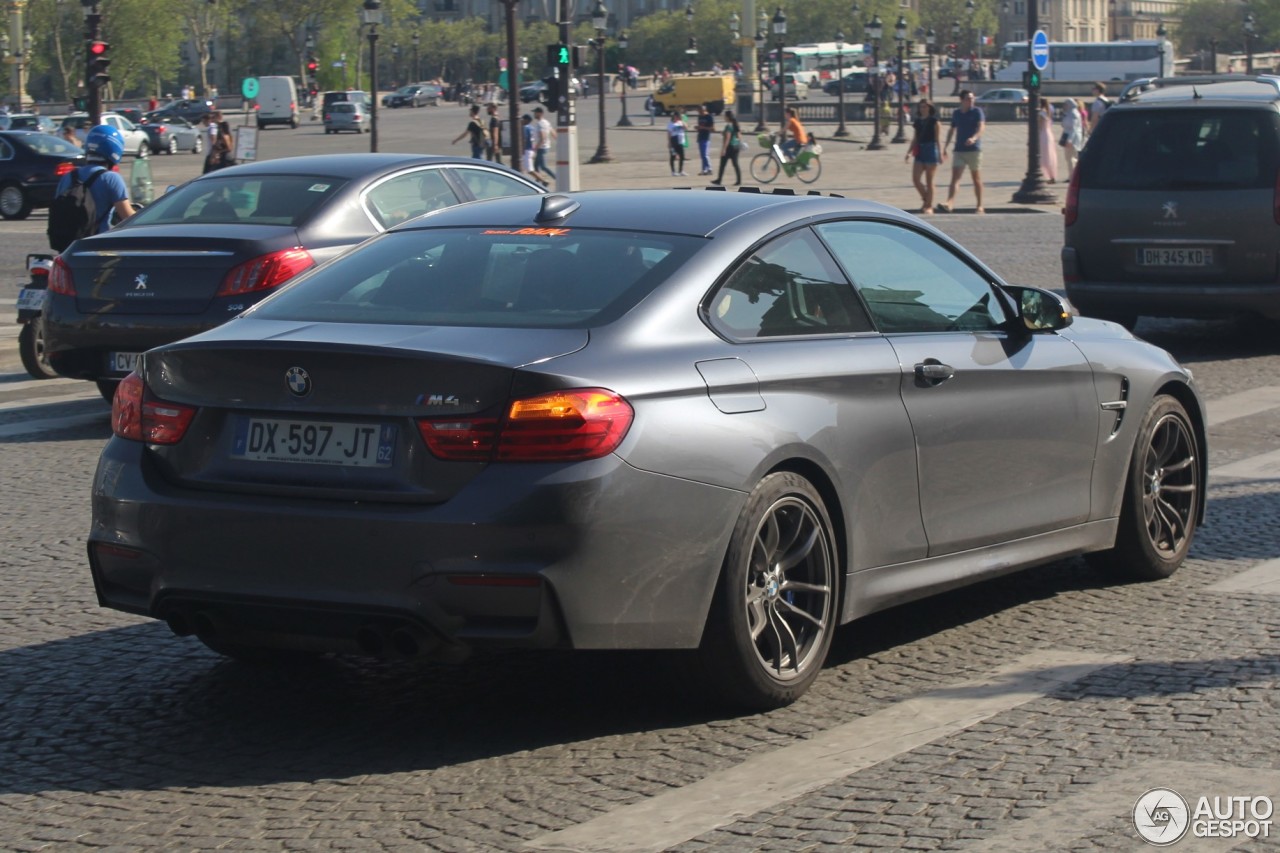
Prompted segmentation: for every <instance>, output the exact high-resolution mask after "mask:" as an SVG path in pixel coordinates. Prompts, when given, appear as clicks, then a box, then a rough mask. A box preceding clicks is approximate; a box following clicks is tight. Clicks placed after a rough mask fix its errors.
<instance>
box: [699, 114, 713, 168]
mask: <svg viewBox="0 0 1280 853" xmlns="http://www.w3.org/2000/svg"><path fill="white" fill-rule="evenodd" d="M715 132H716V117H715V116H713V115H712V114H711V110H709V109H707V105H706V104H701V105H700V106H699V107H698V157H699V158H700V159H701V161H702V163H701V165H702V169H701V170H700V171H699V172H698V174H699V175H710V174H711V134H713V133H715Z"/></svg>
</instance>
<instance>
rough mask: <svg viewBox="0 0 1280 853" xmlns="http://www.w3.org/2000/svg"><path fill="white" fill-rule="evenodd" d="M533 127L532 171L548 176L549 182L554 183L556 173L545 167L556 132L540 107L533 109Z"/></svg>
mask: <svg viewBox="0 0 1280 853" xmlns="http://www.w3.org/2000/svg"><path fill="white" fill-rule="evenodd" d="M533 127H534V136H535V137H536V138H535V140H534V145H535V146H537V147H536V148H535V149H534V152H533V169H534V171H536V172H542V173H544V174H547V175H550V176H551V180H553V181H554V180H555V179H556V173H555V172H553V171H551V167H550V166H548V165H547V152H548V151H550V150H551V140H553V139H555V138H556V131H555V128H553V127H552V126H551V122H549V121H547V120H546V118H544V117H543V113H542V107H535V108H534V110H533Z"/></svg>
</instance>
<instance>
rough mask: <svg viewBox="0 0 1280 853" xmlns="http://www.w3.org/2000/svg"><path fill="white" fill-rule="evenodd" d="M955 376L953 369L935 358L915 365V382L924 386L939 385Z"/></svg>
mask: <svg viewBox="0 0 1280 853" xmlns="http://www.w3.org/2000/svg"><path fill="white" fill-rule="evenodd" d="M955 375H956V371H955V368H954V367H952V366H951V365H949V364H943V363H942V362H940V361H938V360H937V359H936V358H926V359H925V360H924V361H923V362H921V363H920V364H917V365H916V381H917V382H919V383H921V384H924V385H940V384H942V383H943V382H946V381H947V380H948V379H950V378H951V377H953V376H955Z"/></svg>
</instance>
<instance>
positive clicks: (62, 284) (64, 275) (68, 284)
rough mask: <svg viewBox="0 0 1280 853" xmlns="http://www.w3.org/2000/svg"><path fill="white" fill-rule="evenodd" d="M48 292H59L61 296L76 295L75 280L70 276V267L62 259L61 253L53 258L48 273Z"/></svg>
mask: <svg viewBox="0 0 1280 853" xmlns="http://www.w3.org/2000/svg"><path fill="white" fill-rule="evenodd" d="M49 292H50V293H61V294H62V295H63V296H75V295H76V282H75V279H74V278H72V276H71V267H70V266H69V265H68V264H67V262H66V261H64V260H63V259H62V255H58V257H56V258H54V259H53V272H51V273H49Z"/></svg>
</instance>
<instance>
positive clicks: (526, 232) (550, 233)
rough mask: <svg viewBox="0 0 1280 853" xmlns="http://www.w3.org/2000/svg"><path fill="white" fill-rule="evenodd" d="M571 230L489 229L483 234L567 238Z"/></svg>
mask: <svg viewBox="0 0 1280 853" xmlns="http://www.w3.org/2000/svg"><path fill="white" fill-rule="evenodd" d="M571 230H573V229H571V228H489V229H487V230H485V231H482V232H480V233H482V234H514V235H517V236H519V237H565V236H568V234H569V232H570V231H571Z"/></svg>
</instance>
